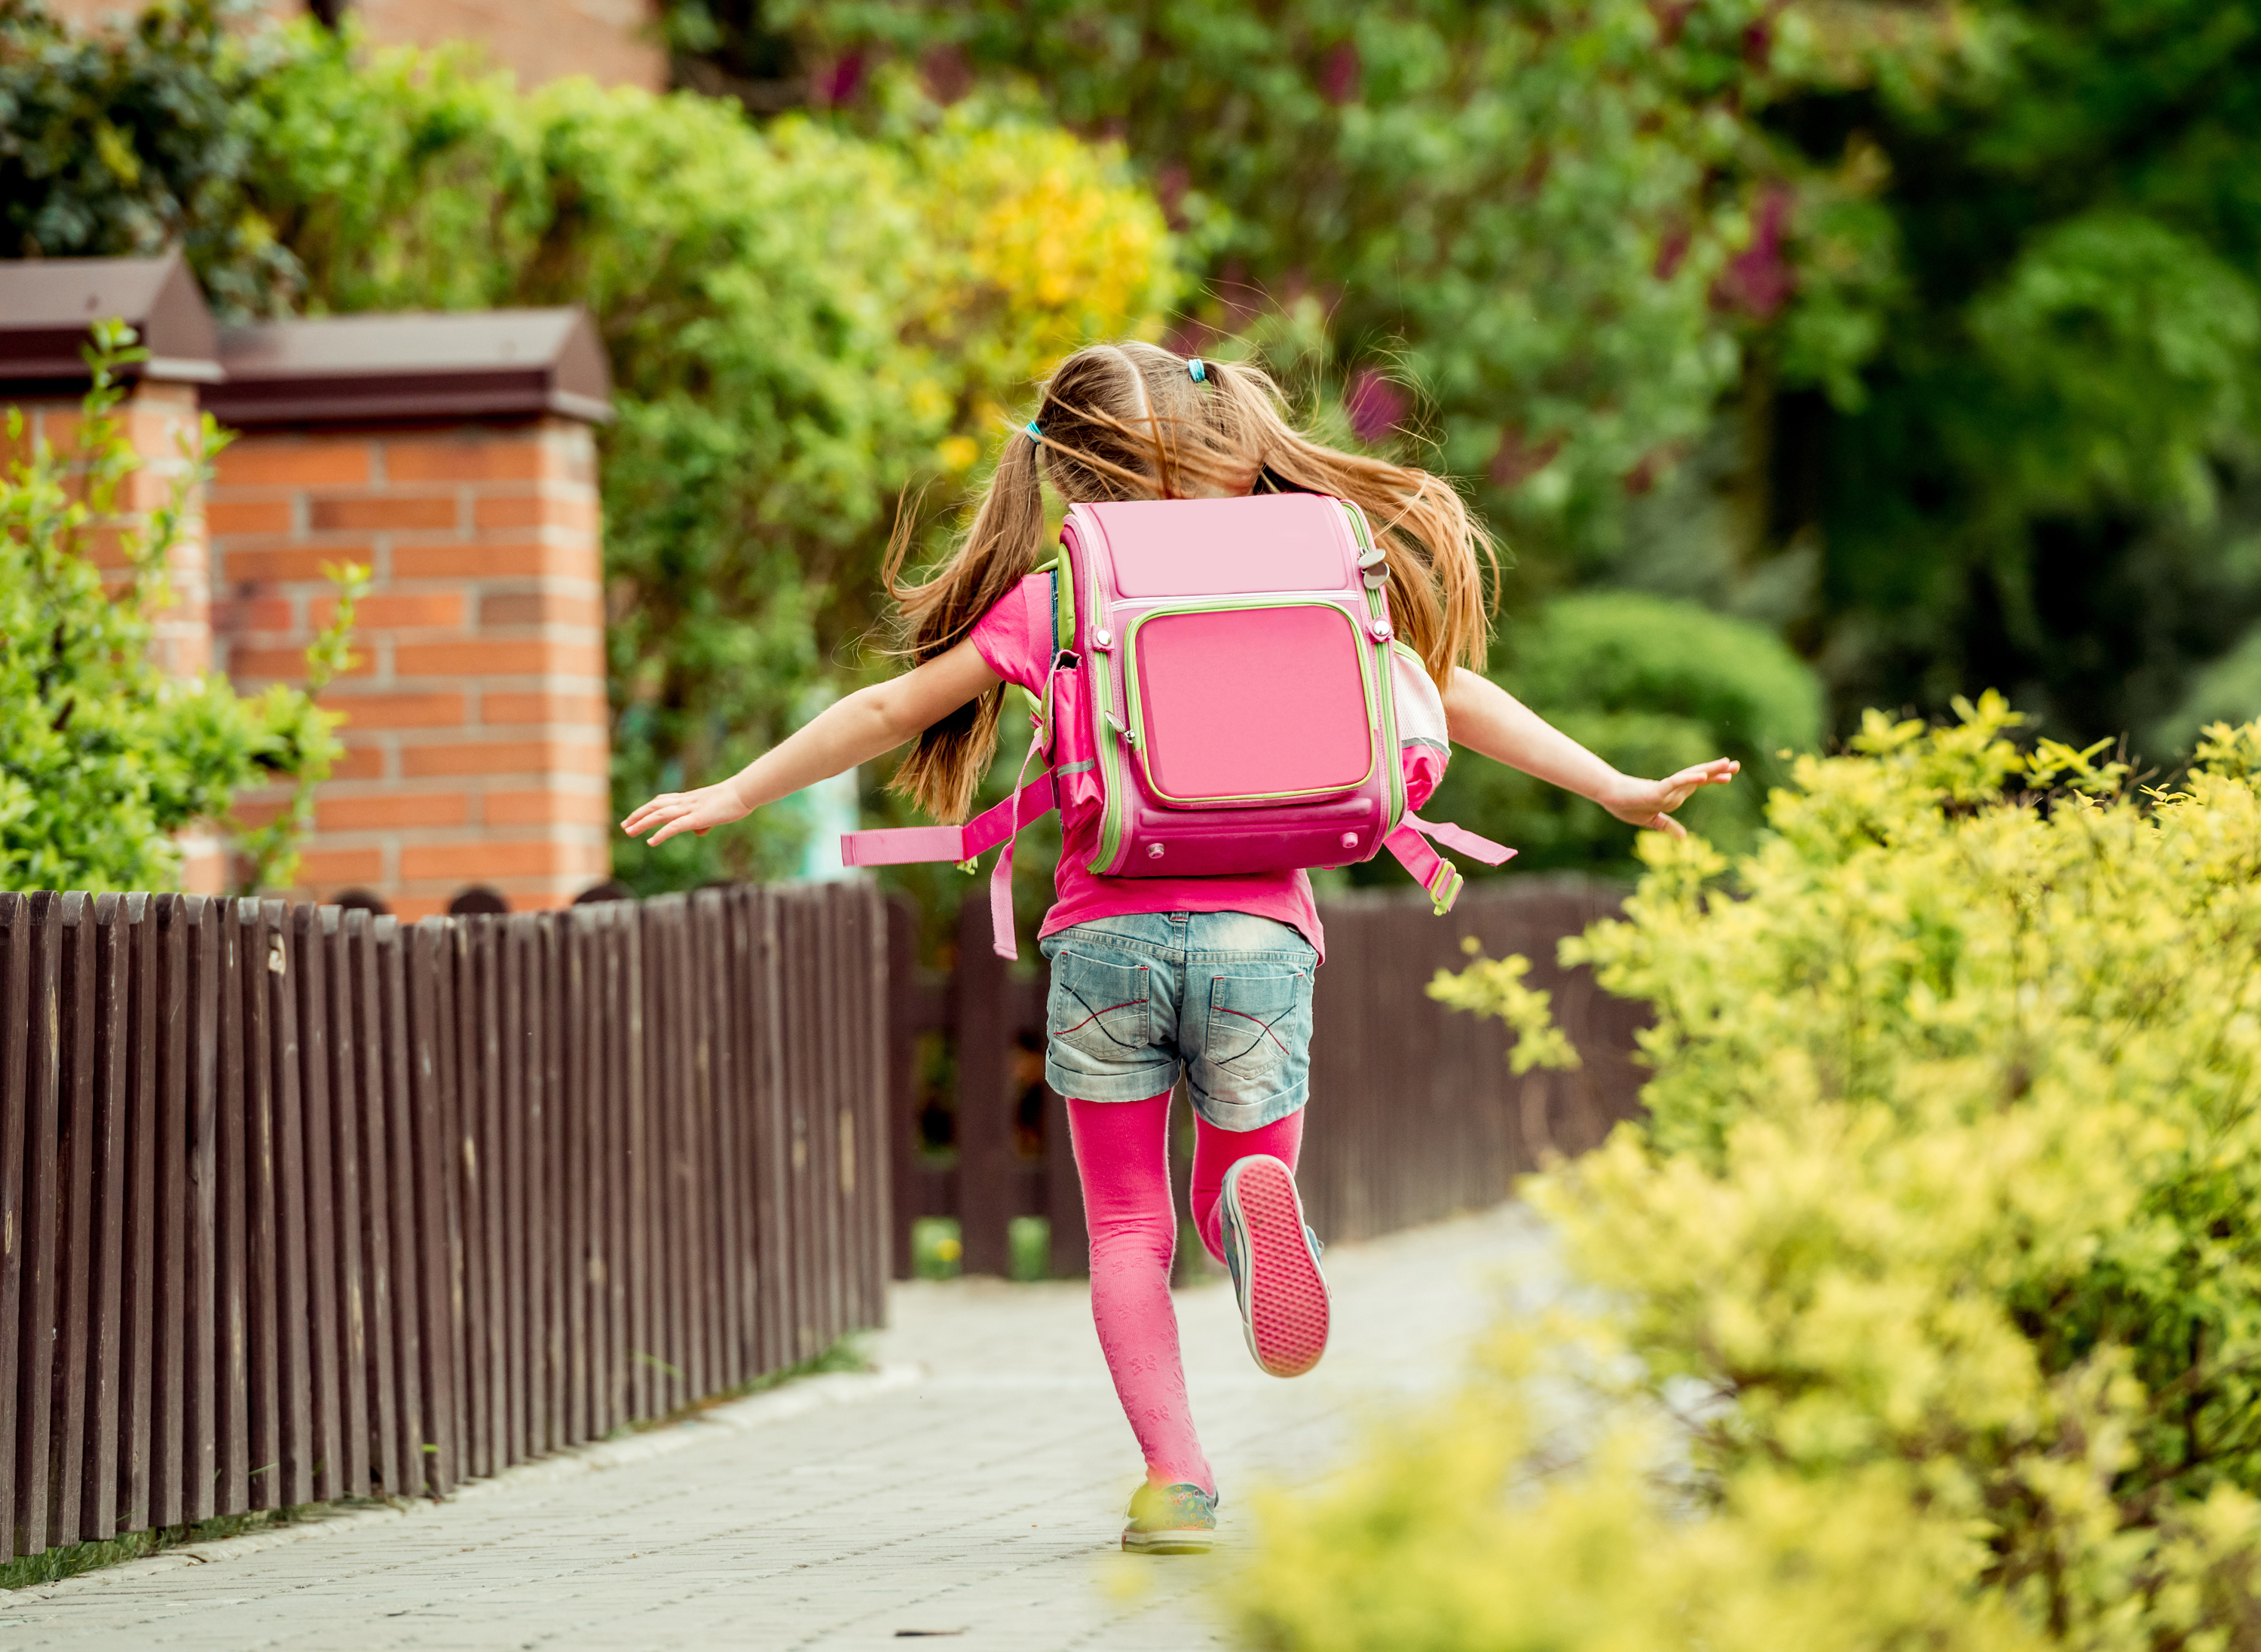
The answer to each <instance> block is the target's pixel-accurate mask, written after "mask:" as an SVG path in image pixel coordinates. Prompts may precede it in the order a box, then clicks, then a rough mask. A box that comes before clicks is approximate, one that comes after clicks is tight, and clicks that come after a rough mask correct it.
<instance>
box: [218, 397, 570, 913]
mask: <svg viewBox="0 0 2261 1652" xmlns="http://www.w3.org/2000/svg"><path fill="white" fill-rule="evenodd" d="M207 508H208V510H209V513H210V517H211V524H212V548H213V556H214V563H215V567H214V584H213V588H214V591H215V593H216V596H217V598H218V600H219V606H218V608H217V610H216V613H215V616H214V618H215V627H216V629H217V632H218V634H219V636H220V637H221V639H222V648H223V651H224V654H225V664H226V669H227V672H228V674H229V675H230V676H231V677H232V678H233V679H234V680H235V682H236V684H237V685H238V686H239V687H241V688H244V689H246V690H252V689H255V688H257V687H258V686H261V685H262V684H264V683H268V682H273V681H290V680H293V679H298V678H300V677H302V675H303V670H304V667H303V661H302V658H301V650H303V649H304V648H305V643H306V642H307V640H308V638H309V637H310V636H312V630H313V628H315V627H317V626H319V624H320V623H321V622H322V621H324V619H326V618H327V614H328V612H329V609H330V603H331V594H330V588H329V586H328V585H327V582H326V580H325V579H324V578H323V575H322V571H321V570H322V565H323V564H325V563H334V562H340V561H354V562H359V563H362V564H367V565H368V566H369V567H370V569H371V570H372V571H373V573H374V575H375V587H374V590H373V592H372V594H371V595H370V597H369V598H367V599H366V600H364V602H363V604H362V610H361V615H360V622H359V624H358V626H357V628H356V633H355V654H356V655H357V656H358V657H359V660H358V664H356V666H355V670H354V671H353V672H350V673H349V674H348V675H347V676H345V677H342V678H341V679H339V681H338V682H337V683H336V684H335V685H334V686H333V688H332V690H331V692H330V693H328V694H327V695H326V696H325V698H324V702H323V703H324V704H325V705H326V706H327V707H329V708H330V709H333V710H336V711H340V712H342V713H344V714H346V715H347V717H348V722H347V724H346V726H345V727H344V728H343V729H341V731H340V737H341V739H342V740H343V741H344V742H345V743H346V747H347V755H346V758H345V759H344V761H343V762H342V763H341V765H340V766H339V768H338V770H337V772H336V775H335V777H334V779H331V780H330V781H329V782H328V783H327V784H326V785H325V786H323V787H322V788H321V790H320V793H319V801H318V804H317V818H316V822H315V830H314V833H313V835H312V837H310V839H309V840H308V842H307V844H306V854H305V860H304V862H303V864H302V868H301V872H300V874H299V875H300V883H301V886H302V887H303V888H304V889H305V890H306V891H307V892H309V893H311V894H314V895H317V896H321V897H327V896H331V895H334V894H338V893H339V892H341V890H343V889H346V888H348V887H359V888H364V889H369V890H371V891H373V892H375V893H376V894H378V895H379V896H381V897H382V898H383V899H384V901H386V902H387V904H388V905H390V906H391V909H393V910H394V911H395V912H397V913H399V914H400V915H402V916H412V917H413V916H424V915H426V914H427V913H431V912H434V911H440V910H443V909H445V908H446V905H447V903H448V901H449V899H450V898H451V897H453V896H454V895H455V894H458V893H459V892H461V891H462V890H463V888H465V887H467V886H471V885H486V886H489V887H493V888H495V889H497V890H499V891H500V892H501V893H502V894H504V895H506V897H507V898H508V900H509V901H510V903H511V905H512V906H513V908H520V909H524V908H532V907H544V906H556V905H561V904H563V903H564V902H565V901H570V900H571V898H572V897H573V896H574V895H575V894H578V893H579V892H580V891H581V890H583V889H585V888H586V887H588V886H589V885H590V884H592V883H593V882H597V881H599V880H602V879H603V878H604V877H605V876H606V875H607V871H608V870H609V866H610V850H609V846H608V845H609V826H610V808H609V801H608V790H607V709H606V704H605V680H604V657H603V649H604V633H603V615H602V612H601V607H600V603H601V590H600V584H599V581H600V563H599V538H598V502H597V487H596V459H595V449H594V443H593V441H592V435H591V432H590V430H589V428H588V427H587V426H585V425H583V424H580V423H578V422H575V421H572V420H564V419H556V418H548V419H541V420H528V421H523V422H517V423H511V424H503V425H497V426H491V427H480V426H470V427H464V426H453V427H432V428H409V429H397V428H396V429H382V428H377V429H366V430H351V429H348V430H334V431H326V432H322V433H319V434H298V433H287V434H286V433H276V434H255V435H249V436H247V437H245V438H244V439H242V440H241V441H240V442H239V443H238V444H237V445H236V446H235V447H234V448H233V449H230V450H229V451H228V452H227V453H226V455H224V456H222V458H221V461H220V470H219V478H218V480H217V481H216V483H215V484H214V485H213V488H212V499H211V501H210V504H209V506H208V507H207Z"/></svg>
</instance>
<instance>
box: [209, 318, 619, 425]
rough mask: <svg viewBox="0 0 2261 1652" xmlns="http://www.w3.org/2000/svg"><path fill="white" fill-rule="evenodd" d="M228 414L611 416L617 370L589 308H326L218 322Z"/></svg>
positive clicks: (266, 421)
mask: <svg viewBox="0 0 2261 1652" xmlns="http://www.w3.org/2000/svg"><path fill="white" fill-rule="evenodd" d="M219 356H220V363H221V365H222V366H223V367H224V368H225V369H226V382H225V383H222V384H215V385H213V386H212V388H211V389H210V390H207V391H205V395H204V404H205V407H206V408H208V409H209V410H210V411H211V412H212V415H213V416H214V417H215V418H217V419H218V420H219V421H220V422H221V423H222V424H224V425H231V426H235V427H262V426H274V425H303V424H334V423H363V422H369V421H375V420H422V419H477V418H524V417H529V416H533V415H536V414H541V413H562V414H563V415H565V416H566V417H567V418H571V419H581V420H591V421H592V422H602V421H604V420H609V419H610V418H611V417H612V416H613V413H612V375H611V371H610V370H609V368H608V367H607V364H606V361H605V351H604V346H603V345H602V344H600V343H599V341H598V339H597V330H596V328H595V327H594V326H592V324H591V322H590V320H589V317H588V314H587V312H585V311H582V310H579V309H560V310H477V311H466V312H449V313H416V314H406V315H347V316H320V317H314V318H311V319H308V320H295V321H269V322H262V323H260V324H258V325H255V326H252V327H223V328H221V329H220V340H219Z"/></svg>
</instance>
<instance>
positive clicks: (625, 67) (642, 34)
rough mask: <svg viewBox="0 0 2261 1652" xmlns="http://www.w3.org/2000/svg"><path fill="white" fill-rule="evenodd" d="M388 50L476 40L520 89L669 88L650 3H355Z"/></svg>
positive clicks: (524, 0) (428, 0) (361, 0)
mask: <svg viewBox="0 0 2261 1652" xmlns="http://www.w3.org/2000/svg"><path fill="white" fill-rule="evenodd" d="M353 9H354V11H355V15H356V16H358V17H359V18H361V20H362V25H363V26H364V27H366V28H367V29H368V30H369V32H370V38H371V39H373V40H378V41H381V42H383V43H384V44H385V45H388V46H389V45H394V44H413V45H417V46H433V45H436V44H438V43H439V42H440V41H442V40H477V41H478V42H479V43H480V44H482V45H483V46H485V48H486V50H487V53H488V54H489V55H490V56H492V58H493V59H494V61H496V62H498V63H499V64H501V65H503V66H504V67H505V68H509V69H511V70H513V71H514V72H515V73H516V74H517V75H518V79H519V83H520V85H522V86H538V85H540V84H542V83H543V82H545V81H553V80H558V79H561V78H563V76H565V75H589V76H591V77H592V79H594V80H596V81H597V82H598V83H599V84H601V85H606V86H622V85H626V86H642V87H645V88H647V89H648V90H652V91H662V90H665V89H666V86H667V54H666V53H665V52H664V50H662V49H661V48H660V47H659V45H658V43H657V41H656V40H653V39H652V38H650V34H649V33H648V32H647V29H648V25H650V20H651V11H652V9H651V7H650V5H649V4H647V0H354V7H353Z"/></svg>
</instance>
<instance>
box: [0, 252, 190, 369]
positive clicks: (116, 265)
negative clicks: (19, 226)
mask: <svg viewBox="0 0 2261 1652" xmlns="http://www.w3.org/2000/svg"><path fill="white" fill-rule="evenodd" d="M114 318H115V319H122V320H126V321H127V322H129V323H130V324H132V326H133V329H134V330H135V331H136V332H137V333H139V334H140V339H141V345H142V348H145V349H147V351H148V352H149V359H148V360H147V361H146V362H139V363H134V364H133V366H131V367H129V368H127V369H126V373H125V376H126V377H138V378H150V379H163V380H168V381H170V382H174V383H183V382H184V383H189V384H210V383H212V381H214V380H216V379H218V378H219V376H220V365H219V329H218V328H216V327H214V326H213V325H212V312H211V311H210V310H208V309H206V308H205V300H204V295H203V294H202V293H201V292H199V291H197V280H196V277H195V276H193V275H191V274H190V271H189V266H188V263H187V262H186V261H185V260H184V259H183V258H182V256H181V255H180V254H179V253H177V252H172V253H167V254H166V255H164V256H163V257H162V258H29V259H10V260H7V261H5V262H0V384H15V385H18V386H19V387H22V388H29V389H34V390H37V389H38V388H39V387H40V386H41V385H42V384H46V383H47V381H53V383H52V386H51V387H52V389H53V390H54V391H55V392H56V393H59V394H68V393H75V389H76V387H77V386H80V385H83V384H85V383H86V379H87V372H86V358H85V356H83V355H82V354H81V352H82V351H83V349H84V348H86V346H87V344H88V343H89V341H90V339H89V334H90V329H91V328H92V327H93V326H94V324H95V323H96V322H97V321H103V320H111V319H114Z"/></svg>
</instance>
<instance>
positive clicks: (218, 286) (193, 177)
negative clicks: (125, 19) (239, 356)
mask: <svg viewBox="0 0 2261 1652" xmlns="http://www.w3.org/2000/svg"><path fill="white" fill-rule="evenodd" d="M237 9H240V8H236V7H229V6H225V5H214V4H166V5H160V6H152V7H150V8H149V9H148V10H147V11H143V12H142V13H141V14H140V16H139V17H138V18H136V19H135V20H134V22H133V25H132V27H131V28H130V29H128V30H126V31H125V32H119V33H114V34H109V35H91V34H85V35H74V34H72V33H70V32H68V31H67V30H65V29H63V28H62V27H61V25H59V24H58V23H57V21H56V20H55V18H54V16H53V15H52V14H51V13H49V12H48V11H47V9H46V7H45V6H44V5H43V4H40V0H0V258H26V257H47V258H84V257H154V255H157V254H158V253H160V252H162V251H163V250H164V249H165V248H168V247H169V246H172V245H174V244H176V243H178V244H180V245H181V246H183V248H185V250H186V251H187V253H188V255H189V258H190V262H192V263H193V264H194V265H195V266H196V269H197V274H198V275H199V276H200V277H202V278H203V280H204V284H205V291H206V292H207V293H208V294H209V295H210V297H211V298H212V302H213V304H214V305H216V306H217V307H218V308H219V310H220V311H221V312H222V313H224V314H227V315H241V314H247V313H262V312H268V311H270V310H272V309H274V308H275V307H276V305H278V304H281V303H286V302H287V301H288V298H289V295H290V293H291V291H292V289H293V287H294V285H295V282H296V277H297V264H296V261H295V260H294V259H293V258H292V257H291V254H290V252H289V250H288V249H287V248H284V247H283V246H282V245H280V244H279V243H278V242H277V241H276V239H275V237H274V234H273V232H272V228H271V226H269V224H268V223H267V221H266V220H265V219H264V218H262V216H261V215H260V213H259V212H257V211H256V210H255V208H254V206H253V204H252V202H251V200H250V198H249V185H250V175H251V173H252V171H253V169H255V166H256V164H257V156H256V154H255V151H254V149H253V147H252V145H251V143H250V141H249V139H248V134H247V133H246V132H245V130H244V128H243V126H242V123H241V122H240V119H238V114H239V112H240V99H242V98H243V97H244V96H245V95H246V93H247V92H248V90H249V89H250V88H251V87H252V86H254V85H255V84H256V83H257V82H258V81H259V79H260V77H261V76H262V74H263V73H265V72H266V70H267V69H268V68H270V67H271V65H272V56H271V52H270V51H269V42H270V40H271V37H267V36H243V35H240V34H238V33H235V32H231V31H230V30H229V29H228V27H227V26H226V18H227V14H228V13H229V12H230V11H233V10H237Z"/></svg>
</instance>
